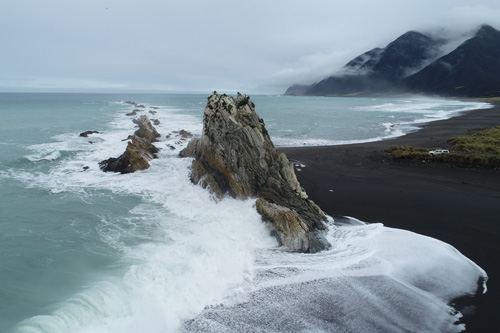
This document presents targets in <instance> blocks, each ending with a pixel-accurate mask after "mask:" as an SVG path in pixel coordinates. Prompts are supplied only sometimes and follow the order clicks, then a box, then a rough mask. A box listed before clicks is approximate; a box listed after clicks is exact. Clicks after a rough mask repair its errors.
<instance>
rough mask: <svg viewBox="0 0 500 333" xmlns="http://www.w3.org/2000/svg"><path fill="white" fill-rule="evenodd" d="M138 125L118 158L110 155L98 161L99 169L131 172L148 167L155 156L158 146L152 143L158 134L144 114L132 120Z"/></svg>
mask: <svg viewBox="0 0 500 333" xmlns="http://www.w3.org/2000/svg"><path fill="white" fill-rule="evenodd" d="M133 121H134V123H136V124H137V125H139V129H138V130H137V131H135V133H134V135H131V136H129V139H131V141H129V142H128V144H127V149H126V150H125V152H124V153H123V154H122V155H120V156H119V157H118V158H114V157H111V158H109V159H107V160H104V161H102V162H100V163H99V167H100V168H101V170H103V171H105V172H120V173H131V172H135V171H137V170H145V169H147V168H149V161H150V160H152V159H153V158H156V153H157V152H158V148H157V147H156V146H155V145H153V144H152V143H153V142H155V141H158V140H157V138H158V137H160V134H159V133H158V132H157V131H156V129H155V128H154V127H153V125H151V122H150V121H149V118H148V117H147V116H146V115H143V116H140V117H139V118H138V119H134V120H133Z"/></svg>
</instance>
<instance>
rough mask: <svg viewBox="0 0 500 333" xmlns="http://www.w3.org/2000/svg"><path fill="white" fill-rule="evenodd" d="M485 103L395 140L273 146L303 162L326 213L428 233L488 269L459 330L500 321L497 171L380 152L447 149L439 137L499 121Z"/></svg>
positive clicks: (496, 109)
mask: <svg viewBox="0 0 500 333" xmlns="http://www.w3.org/2000/svg"><path fill="white" fill-rule="evenodd" d="M491 104H493V108H489V109H479V110H472V111H466V112H464V113H463V114H461V115H457V116H455V117H452V118H449V119H445V120H437V121H433V122H430V123H426V124H423V125H422V126H421V129H420V130H418V131H416V132H412V133H409V134H406V135H404V136H400V137H397V138H392V139H387V140H382V141H373V142H366V143H357V144H346V145H335V146H312V147H311V146H307V147H290V148H279V149H278V150H279V151H280V152H284V153H285V154H286V155H287V156H288V158H289V159H290V160H291V161H294V162H297V163H301V164H304V165H305V166H306V167H304V168H301V171H297V170H296V174H297V178H298V180H299V181H300V183H301V185H302V187H304V189H305V190H306V192H307V194H308V195H309V197H310V198H311V199H312V200H313V201H314V202H315V203H316V204H318V205H319V206H320V207H321V209H323V211H325V213H327V214H328V215H330V216H332V217H333V218H334V219H336V220H339V219H340V220H342V219H343V218H344V217H345V216H351V217H354V218H356V219H359V220H362V221H364V222H368V223H370V222H380V223H383V224H384V225H385V226H387V227H392V228H400V229H405V230H409V231H413V232H416V233H419V234H422V235H426V236H430V237H433V238H436V239H439V240H441V241H444V242H446V243H448V244H450V245H452V246H453V247H455V248H456V249H457V250H458V251H460V252H461V253H462V254H464V255H465V256H466V257H468V258H469V259H471V260H472V261H474V262H475V263H476V264H478V265H479V266H480V267H482V268H483V269H484V270H485V271H486V273H487V274H488V282H487V286H488V291H487V293H486V294H484V295H478V296H476V297H474V299H473V306H474V307H475V308H476V311H475V313H474V314H472V315H468V314H467V313H464V318H463V322H465V323H466V326H467V332H485V331H489V330H491V328H493V327H496V326H498V325H499V324H500V319H499V318H498V315H497V314H496V312H497V309H496V308H497V307H498V299H500V283H499V280H500V267H499V266H500V265H498V264H497V263H496V262H497V258H498V257H500V242H499V241H498V240H499V239H500V222H497V221H499V219H500V218H499V217H500V171H499V170H493V169H484V170H478V169H469V168H455V167H452V166H448V165H444V164H440V163H421V162H416V161H406V160H404V161H393V160H392V159H391V158H390V157H388V156H387V155H385V154H384V150H385V149H387V148H388V147H389V146H392V145H402V146H405V145H412V146H418V147H428V148H430V147H440V148H448V147H449V146H448V145H447V144H446V140H447V139H449V138H451V137H455V136H461V135H466V134H470V133H473V132H476V131H478V130H482V129H486V128H491V127H493V126H498V125H500V103H491ZM316 156H318V158H317V159H316ZM464 312H466V311H465V310H464Z"/></svg>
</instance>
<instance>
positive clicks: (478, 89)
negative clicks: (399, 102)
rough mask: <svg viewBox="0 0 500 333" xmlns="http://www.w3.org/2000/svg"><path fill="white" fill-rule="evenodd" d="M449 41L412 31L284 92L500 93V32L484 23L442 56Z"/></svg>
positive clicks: (351, 93)
mask: <svg viewBox="0 0 500 333" xmlns="http://www.w3.org/2000/svg"><path fill="white" fill-rule="evenodd" d="M445 44H446V40H445V39H444V38H439V37H431V36H428V35H425V34H422V33H420V32H417V31H408V32H406V33H404V34H403V35H401V36H399V37H398V38H397V39H395V40H394V41H392V42H391V43H389V44H388V45H387V46H386V47H385V48H374V49H372V50H370V51H367V52H365V53H363V54H361V55H359V56H357V57H356V58H354V59H352V60H351V61H349V62H348V63H347V64H346V65H345V66H344V67H343V68H342V69H341V71H340V72H338V73H337V74H334V75H330V76H329V77H326V78H325V79H323V80H321V81H319V82H316V83H314V84H312V85H301V84H294V85H292V86H290V87H289V88H288V89H287V90H286V92H285V95H312V96H355V95H357V96H371V95H378V94H401V93H419V94H420V93H422V94H434V95H436V94H437V95H442V96H450V97H495V96H500V32H499V31H497V30H495V29H494V28H493V27H491V26H489V25H482V26H480V27H479V29H478V31H477V32H476V33H475V34H474V36H473V37H472V38H469V39H467V40H466V41H464V42H463V43H461V44H460V45H459V46H458V47H456V48H455V49H454V50H453V51H451V52H448V53H446V54H444V55H442V54H440V51H441V48H442V47H443V45H445Z"/></svg>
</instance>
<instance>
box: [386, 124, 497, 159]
mask: <svg viewBox="0 0 500 333" xmlns="http://www.w3.org/2000/svg"><path fill="white" fill-rule="evenodd" d="M447 143H448V144H450V145H451V146H452V149H451V152H450V153H444V154H437V155H434V156H433V155H431V154H429V151H431V150H436V149H438V148H420V147H411V146H391V147H389V149H387V150H386V152H387V153H389V154H390V155H391V156H392V157H393V158H396V159H409V160H417V161H437V162H443V163H447V164H453V165H461V166H479V167H493V168H498V167H500V126H496V127H493V128H490V129H487V130H483V131H479V132H476V133H474V134H471V135H464V136H459V137H456V138H451V139H448V140H447Z"/></svg>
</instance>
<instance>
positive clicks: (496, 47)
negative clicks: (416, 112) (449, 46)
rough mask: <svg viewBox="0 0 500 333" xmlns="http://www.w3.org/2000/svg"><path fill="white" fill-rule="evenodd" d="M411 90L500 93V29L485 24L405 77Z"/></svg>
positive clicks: (478, 94) (482, 94) (450, 93)
mask: <svg viewBox="0 0 500 333" xmlns="http://www.w3.org/2000/svg"><path fill="white" fill-rule="evenodd" d="M404 82H405V84H406V87H407V88H408V90H410V91H414V92H423V93H431V94H438V95H443V96H464V97H494V96H500V32H499V31H497V30H495V29H493V28H492V27H490V26H482V27H481V28H480V29H479V31H478V32H477V33H476V35H475V36H474V37H473V38H471V39H469V40H467V41H465V42H464V43H463V44H461V45H460V46H459V47H458V48H456V49H455V50H454V51H452V52H451V53H449V54H447V55H445V56H443V57H441V58H439V59H437V60H436V61H434V62H433V63H431V64H430V65H428V66H427V67H425V68H424V69H423V70H421V71H419V72H418V73H415V74H413V75H411V76H410V77H408V78H406V79H405V80H404Z"/></svg>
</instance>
